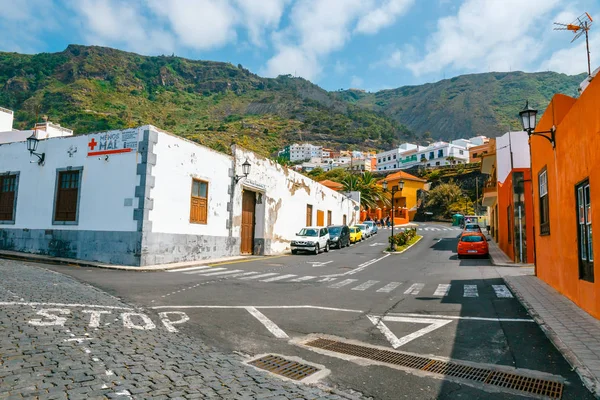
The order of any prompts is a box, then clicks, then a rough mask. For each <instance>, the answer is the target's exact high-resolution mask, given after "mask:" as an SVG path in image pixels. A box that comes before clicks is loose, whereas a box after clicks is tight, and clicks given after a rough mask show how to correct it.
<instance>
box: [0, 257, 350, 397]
mask: <svg viewBox="0 0 600 400" xmlns="http://www.w3.org/2000/svg"><path fill="white" fill-rule="evenodd" d="M0 277H1V279H0V399H20V398H38V399H107V398H117V399H138V398H139V399H147V398H153V399H166V398H178V399H194V398H220V399H221V398H222V399H262V398H270V399H316V398H319V399H321V398H323V399H354V398H361V397H360V395H359V394H357V393H355V392H344V391H341V390H337V389H335V388H330V387H327V386H325V385H324V384H318V385H313V386H309V385H304V384H297V383H294V382H290V381H283V380H280V379H277V378H275V377H273V376H270V375H268V374H266V373H263V372H261V371H258V370H255V369H253V368H250V367H247V366H246V365H244V364H242V361H243V358H242V357H241V356H238V355H232V354H224V353H222V352H219V351H217V350H215V349H213V348H211V347H209V346H207V345H206V344H204V343H202V342H199V341H198V340H191V338H189V337H187V336H186V335H184V334H182V333H180V332H177V325H176V324H177V323H178V322H183V321H184V320H185V318H184V315H185V314H184V315H181V314H182V313H177V312H172V313H170V315H168V314H165V313H159V314H156V313H153V312H152V311H148V310H142V309H139V308H135V307H132V306H130V305H128V304H125V303H123V302H122V301H120V300H119V299H117V298H115V297H113V296H110V295H109V294H106V293H104V292H102V291H100V290H97V289H95V288H93V287H91V286H89V285H86V284H83V283H80V282H78V281H75V280H74V279H72V278H70V277H67V276H65V275H62V274H59V273H56V272H52V271H48V270H45V269H43V268H40V267H36V266H32V265H27V264H25V263H22V262H19V263H17V262H14V261H10V260H0ZM178 314H179V315H178ZM165 321H166V322H167V323H165Z"/></svg>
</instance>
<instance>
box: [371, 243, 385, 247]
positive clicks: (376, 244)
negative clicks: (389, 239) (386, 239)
mask: <svg viewBox="0 0 600 400" xmlns="http://www.w3.org/2000/svg"><path fill="white" fill-rule="evenodd" d="M384 244H385V243H373V244H370V245H369V247H374V246H383V245H384Z"/></svg>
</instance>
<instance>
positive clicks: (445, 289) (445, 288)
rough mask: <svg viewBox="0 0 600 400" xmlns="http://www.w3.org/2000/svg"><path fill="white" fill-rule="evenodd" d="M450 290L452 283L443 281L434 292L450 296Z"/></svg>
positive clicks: (442, 295) (440, 295) (436, 294)
mask: <svg viewBox="0 0 600 400" xmlns="http://www.w3.org/2000/svg"><path fill="white" fill-rule="evenodd" d="M449 292H450V284H449V283H441V284H439V285H438V287H437V289H435V292H434V293H433V295H434V296H439V297H444V296H448V293H449Z"/></svg>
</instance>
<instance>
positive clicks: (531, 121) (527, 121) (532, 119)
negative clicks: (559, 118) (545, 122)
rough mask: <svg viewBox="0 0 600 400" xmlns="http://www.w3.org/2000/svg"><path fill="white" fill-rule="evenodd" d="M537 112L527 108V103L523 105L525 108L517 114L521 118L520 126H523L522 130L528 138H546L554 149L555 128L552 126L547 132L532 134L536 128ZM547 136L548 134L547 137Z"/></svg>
mask: <svg viewBox="0 0 600 400" xmlns="http://www.w3.org/2000/svg"><path fill="white" fill-rule="evenodd" d="M537 112H538V111H537V110H536V109H534V108H531V107H530V106H529V101H527V102H526V103H525V108H524V109H523V110H521V111H520V112H519V116H520V117H521V124H522V125H523V130H524V131H525V132H527V134H528V135H529V136H541V137H543V138H546V139H548V140H549V141H550V143H552V147H553V148H554V147H556V137H555V134H556V127H555V126H554V125H552V128H550V130H549V131H543V132H534V131H535V126H536V119H537ZM547 134H550V135H549V136H548V135H547Z"/></svg>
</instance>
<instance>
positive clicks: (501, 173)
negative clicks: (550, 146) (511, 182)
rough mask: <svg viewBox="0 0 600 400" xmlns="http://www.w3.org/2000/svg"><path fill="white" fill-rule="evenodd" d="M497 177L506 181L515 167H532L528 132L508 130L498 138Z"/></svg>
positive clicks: (502, 181) (501, 181) (499, 180)
mask: <svg viewBox="0 0 600 400" xmlns="http://www.w3.org/2000/svg"><path fill="white" fill-rule="evenodd" d="M496 165H497V167H496V179H497V180H498V182H500V183H504V181H505V180H506V178H507V177H508V175H509V174H510V172H511V171H512V170H513V169H515V168H531V159H530V158H529V136H528V135H527V132H525V131H520V132H507V133H505V134H504V135H502V136H498V137H497V138H496Z"/></svg>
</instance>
